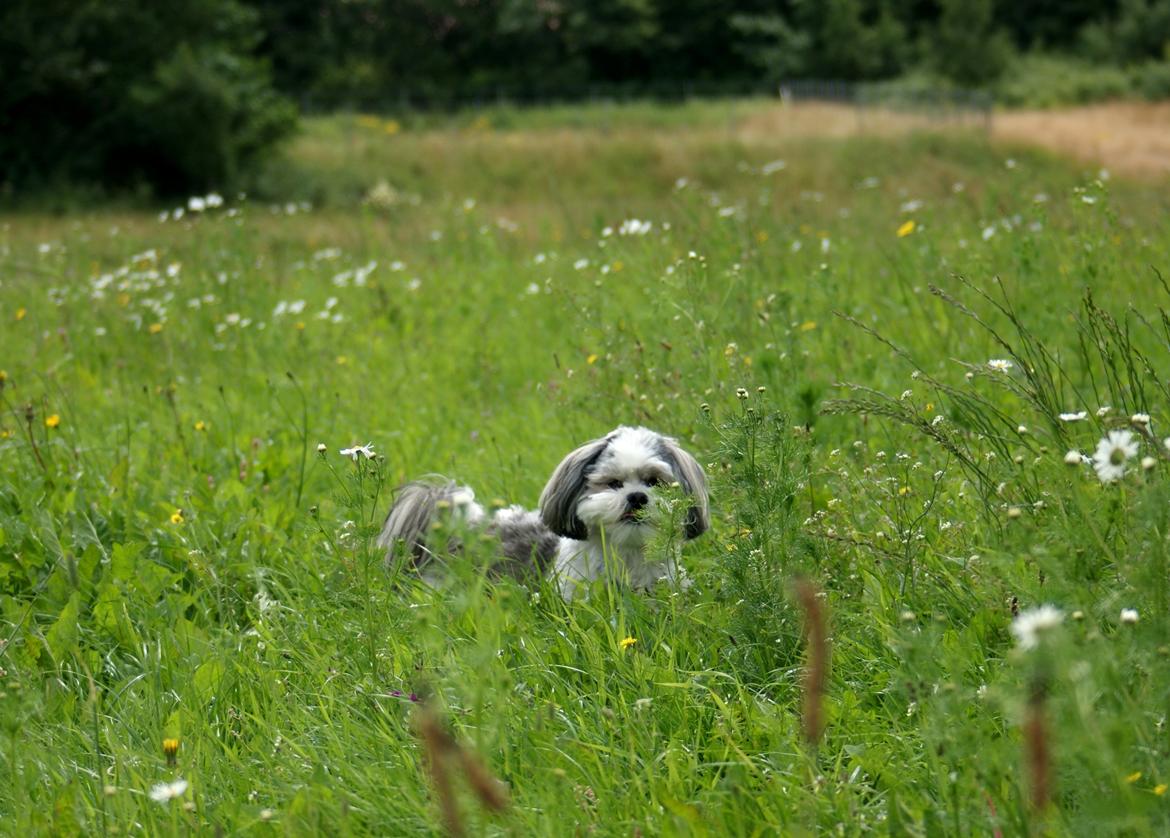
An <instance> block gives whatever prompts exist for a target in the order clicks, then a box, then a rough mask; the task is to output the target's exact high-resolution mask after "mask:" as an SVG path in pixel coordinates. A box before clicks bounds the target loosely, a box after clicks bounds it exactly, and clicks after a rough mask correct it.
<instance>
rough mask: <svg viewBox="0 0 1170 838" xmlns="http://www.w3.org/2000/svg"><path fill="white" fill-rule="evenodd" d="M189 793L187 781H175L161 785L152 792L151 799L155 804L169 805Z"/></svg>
mask: <svg viewBox="0 0 1170 838" xmlns="http://www.w3.org/2000/svg"><path fill="white" fill-rule="evenodd" d="M186 791H187V781H186V780H183V779H179V780H175V781H174V782H173V783H159V784H158V785H157V786H155V787H154V788H152V789H151V790H150V799H151V800H153V801H154V802H155V803H164V804H165V803H169V802H170V801H172V800H174V799H175V798H176V797H182V796H183V794H184V792H186Z"/></svg>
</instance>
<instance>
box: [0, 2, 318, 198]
mask: <svg viewBox="0 0 1170 838" xmlns="http://www.w3.org/2000/svg"><path fill="white" fill-rule="evenodd" d="M256 37H257V36H256V31H255V15H254V14H253V13H252V12H251V11H250V10H248V9H247V8H245V7H244V6H242V5H240V4H239V3H237V2H236V0H192V2H188V3H184V4H180V5H179V6H178V7H177V8H172V7H170V6H168V7H167V8H166V9H163V8H161V7H158V6H156V5H155V4H153V3H150V2H147V1H146V0H112V2H102V3H53V2H50V3H40V2H34V0H13V1H12V2H9V3H6V4H4V6H3V7H0V76H2V77H3V78H4V79H5V83H4V85H3V87H2V88H0V160H3V161H4V162H3V164H2V165H3V168H2V169H0V183H3V184H4V185H5V188H6V190H8V191H26V190H29V189H34V188H36V187H38V186H39V187H45V186H48V185H55V184H59V183H62V182H71V183H85V184H93V185H101V186H103V187H105V188H107V189H112V190H115V191H121V190H125V189H127V188H129V187H136V186H139V185H140V184H146V185H147V186H149V187H150V188H151V189H153V190H155V191H157V192H162V193H183V192H185V191H195V190H203V189H207V188H211V187H217V188H226V187H228V186H231V185H233V184H234V183H235V181H236V179H237V178H238V176H239V174H240V172H241V171H242V170H244V169H246V168H247V167H248V166H249V165H250V164H252V163H253V162H255V160H256V159H257V158H258V157H259V156H260V155H261V154H262V153H263V152H264V151H265V150H266V149H268V148H270V147H271V146H272V145H273V143H275V142H276V141H277V140H278V139H280V138H281V137H283V136H284V135H286V134H287V133H288V132H289V131H290V130H291V129H292V127H293V126H294V124H295V112H294V110H293V108H292V105H291V104H290V103H289V102H288V101H287V100H285V99H283V98H281V97H279V96H278V95H277V94H276V93H275V92H274V91H273V90H272V88H271V83H270V77H269V72H268V69H267V67H266V65H265V64H264V63H263V62H261V61H259V60H257V59H256V58H254V57H252V50H253V47H254V45H255V41H256Z"/></svg>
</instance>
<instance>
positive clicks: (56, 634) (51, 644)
mask: <svg viewBox="0 0 1170 838" xmlns="http://www.w3.org/2000/svg"><path fill="white" fill-rule="evenodd" d="M80 611H81V593H80V592H78V591H74V592H73V594H72V595H71V596H70V597H69V601H68V602H66V603H65V607H64V608H62V609H61V613H60V614H59V615H57V620H56V622H54V623H53V626H52V628H50V629H49V630H48V632H46V633H45V645H46V646H47V647H48V649H49V654H50V655H51V656H52V658H53V662H54V663H58V664H59V663H60V662H61V661H62V660H64V659H65V658H66V657H67V656H68V654H69V652H71V651H73V649H74V647H75V646H76V645H77V617H78V614H79V612H80Z"/></svg>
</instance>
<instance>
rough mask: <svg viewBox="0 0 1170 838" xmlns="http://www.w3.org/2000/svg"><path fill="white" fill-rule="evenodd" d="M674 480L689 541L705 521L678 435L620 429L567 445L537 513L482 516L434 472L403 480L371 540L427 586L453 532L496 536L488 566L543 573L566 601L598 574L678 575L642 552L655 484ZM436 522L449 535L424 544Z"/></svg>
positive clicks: (467, 493)
mask: <svg viewBox="0 0 1170 838" xmlns="http://www.w3.org/2000/svg"><path fill="white" fill-rule="evenodd" d="M675 486H677V489H678V491H680V492H681V493H682V494H683V495H684V496H685V497H686V499H687V504H686V512H685V514H684V515H683V516H682V520H681V522H680V525H681V531H682V532H681V535H682V536H683V537H685V538H687V539H692V538H697V537H698V536H700V535H702V534H703V533H704V532H706V530H707V529H708V527H709V526H710V513H709V509H708V499H707V479H706V476H705V475H704V474H703V469H702V467H700V465H699V463H698V462H697V461H696V460H695V458H694V457H692V456H691V455H690V454H689V453H687V452H686V451H685V450H684V449H683V448H682V447H681V446H680V445H679V444H678V441H677V440H675V439H673V438H671V437H668V436H663V435H662V434H659V433H656V432H655V431H652V430H649V429H648V428H640V427H639V428H631V427H626V426H622V427H619V428H616V429H615V430H613V431H611V432H610V433H608V434H606V435H605V436H603V437H599V438H597V439H594V440H591V441H589V442H587V443H585V444H584V445H582V446H580V447H579V448H577V449H575V450H573V451H571V452H569V454H568V455H566V456H565V458H564V459H563V460H561V462H560V464H559V465H558V466H557V467H556V469H554V470H553V473H552V476H551V477H550V478H549V480H548V483H547V484H546V485H545V487H544V491H543V492H541V495H540V502H539V504H538V509H536V510H528V509H525V508H523V507H522V506H509V507H506V508H504V509H500V510H498V511H497V512H496V513H495V514H493V515H490V516H489V515H488V514H487V513H486V512H485V511H484V509H483V507H482V506H481V505H480V504H479V503H478V502H476V500H475V493H474V492H473V491H472V490H471V489H470V488H468V487H467V486H461V485H459V484H458V483H455V482H454V481H451V480H447V479H446V478H443V477H439V476H435V475H432V476H429V477H427V478H424V479H422V480H417V481H414V482H412V483H407V484H406V485H405V486H403V487H401V488H400V489H399V491H398V493H397V496H396V498H395V500H394V504H393V506H392V507H391V509H390V512H389V514H388V515H387V516H386V522H385V524H383V526H382V532H381V535H379V537H378V544H379V546H381V547H384V548H385V549H386V550H387V561H388V562H395V561H405V562H408V563H409V564H410V565H411V566H412V567H413V568H415V569H416V570H417V571H418V572H419V573H420V574H421V576H422V577H423V579H425V580H426V581H428V582H430V583H432V584H438V583H439V582H440V581H441V580H442V578H443V568H444V566H445V565H446V563H447V562H449V561H451V560H452V559H453V558H455V557H458V556H459V555H461V554H462V548H463V545H462V540H461V538H460V535H459V534H460V533H470V532H475V533H478V534H479V536H480V537H486V538H490V539H493V540H495V542H496V545H495V548H496V553H497V560H496V561H495V563H494V564H493V565H492V567H491V572H492V573H494V574H497V575H510V576H514V577H517V578H523V577H525V576H531V575H551V576H553V577H554V578H555V579H556V581H557V584H558V586H559V588H560V591H561V594H562V595H563V596H564V597H565V598H566V599H568V598H571V597H572V596H573V594H574V592H575V591H576V590H577V588H578V586H581V585H588V584H589V583H591V582H593V581H594V580H596V579H600V578H603V577H605V578H611V579H614V580H615V581H620V582H624V583H626V584H629V585H631V586H632V587H634V588H649V587H651V586H652V585H654V584H655V583H657V582H659V581H666V582H676V581H679V578H680V576H679V573H680V571H679V568H678V566H677V559H676V557H675V556H674V555H673V552H669V551H668V554H667V555H665V556H655V557H648V556H647V555H646V548H647V546H648V545H649V544H650V542H651V541H652V540H653V538H654V537H655V535H656V534H657V533H658V531H659V527H660V526H661V523H662V522H663V521H664V520H666V519H667V517H668V516H665V515H663V514H661V513H662V512H663V509H662V508H661V507H662V505H663V500H664V498H663V489H664V488H665V487H675ZM436 527H438V528H439V529H441V530H443V531H444V532H445V533H448V537H447V539H446V541H445V543H443V544H441V545H436V544H434V543H432V542H433V539H432V537H431V536H432V533H433V531H434V530H435V529H436Z"/></svg>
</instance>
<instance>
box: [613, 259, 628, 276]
mask: <svg viewBox="0 0 1170 838" xmlns="http://www.w3.org/2000/svg"><path fill="white" fill-rule="evenodd" d="M624 267H625V265H623V264H622V260H621V259H614V260H613V268H612V270H613V272H614V273H615V274H616V273H621V270H622V268H624Z"/></svg>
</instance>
